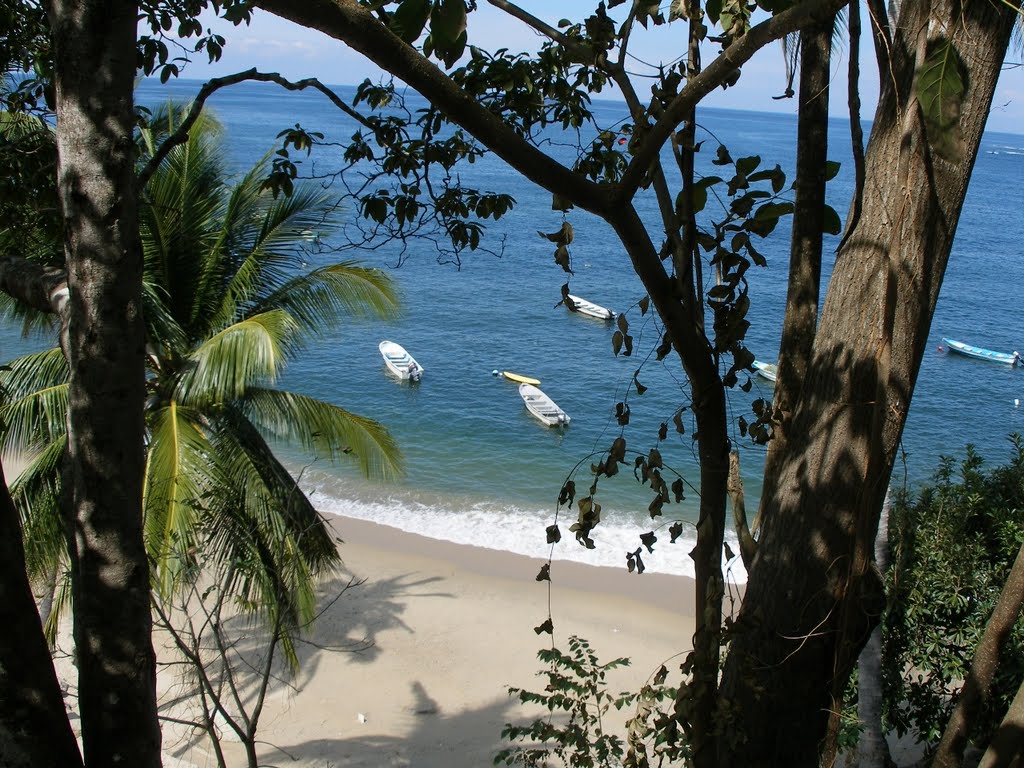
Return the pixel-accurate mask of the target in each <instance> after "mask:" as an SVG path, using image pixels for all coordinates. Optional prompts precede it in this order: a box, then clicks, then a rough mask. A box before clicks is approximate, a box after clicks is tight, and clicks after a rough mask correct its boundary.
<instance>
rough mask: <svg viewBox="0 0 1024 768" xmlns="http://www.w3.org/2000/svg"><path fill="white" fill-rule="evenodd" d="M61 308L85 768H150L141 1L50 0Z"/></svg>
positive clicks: (152, 695) (155, 756)
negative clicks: (140, 218) (139, 205)
mask: <svg viewBox="0 0 1024 768" xmlns="http://www.w3.org/2000/svg"><path fill="white" fill-rule="evenodd" d="M49 14H50V24H51V29H52V32H53V41H54V54H55V80H56V96H57V99H56V101H57V150H58V189H59V194H60V202H61V212H62V215H63V219H64V235H65V250H66V255H67V269H68V286H69V288H70V294H71V296H70V308H69V321H68V333H67V339H66V347H65V353H66V354H67V355H68V357H69V362H70V369H71V379H70V393H69V398H70V409H69V416H68V425H69V429H68V433H69V448H68V451H69V456H70V467H71V473H70V474H71V477H69V478H68V479H67V482H68V483H69V485H70V487H71V489H72V498H73V503H72V507H73V517H72V519H71V520H69V521H68V530H69V538H70V541H69V549H70V551H71V556H72V579H73V582H72V589H73V593H72V594H73V599H74V636H75V645H76V651H77V654H78V667H79V709H80V714H81V724H82V744H83V751H84V756H85V762H86V764H87V765H96V766H101V765H102V766H114V765H133V766H142V767H143V768H146V767H147V766H158V765H159V764H160V730H159V725H158V722H157V717H156V665H155V659H154V654H153V647H152V641H151V638H150V628H151V618H150V608H149V573H148V566H147V561H146V556H145V549H144V546H143V540H142V475H143V413H142V408H143V399H144V394H145V389H144V381H145V380H144V375H145V369H144V354H143V353H144V330H143V325H142V315H141V287H142V255H141V249H140V247H139V243H138V222H137V213H136V204H135V176H134V159H135V158H134V142H133V140H132V131H133V126H134V114H133V89H134V80H135V63H136V58H135V57H136V53H135V42H136V20H137V17H138V4H137V3H135V2H127V1H126V0H52V2H51V3H50V6H49Z"/></svg>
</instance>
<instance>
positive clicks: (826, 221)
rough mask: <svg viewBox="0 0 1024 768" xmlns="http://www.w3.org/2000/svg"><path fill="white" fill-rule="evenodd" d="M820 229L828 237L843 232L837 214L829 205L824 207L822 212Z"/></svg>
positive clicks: (841, 223)
mask: <svg viewBox="0 0 1024 768" xmlns="http://www.w3.org/2000/svg"><path fill="white" fill-rule="evenodd" d="M821 229H822V231H823V232H825V233H826V234H829V235H838V234H839V233H840V232H842V231H843V222H842V221H840V220H839V214H838V213H836V210H835V208H833V207H832V206H831V205H826V206H825V210H824V211H822V222H821Z"/></svg>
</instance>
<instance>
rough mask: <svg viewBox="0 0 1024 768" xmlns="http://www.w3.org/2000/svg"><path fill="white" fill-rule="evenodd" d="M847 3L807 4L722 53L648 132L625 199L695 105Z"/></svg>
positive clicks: (624, 188)
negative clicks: (762, 54) (769, 49)
mask: <svg viewBox="0 0 1024 768" xmlns="http://www.w3.org/2000/svg"><path fill="white" fill-rule="evenodd" d="M846 3H847V0H804V2H802V3H800V4H798V5H795V6H793V7H792V8H789V9H788V10H786V11H783V12H782V13H777V14H775V15H774V16H773V17H772V18H770V19H768V20H767V21H763V22H761V23H760V24H758V25H756V26H754V27H752V28H751V29H750V31H749V32H747V34H745V35H743V37H741V38H739V39H738V40H736V42H734V43H733V44H732V45H730V46H729V47H728V48H726V49H725V50H724V51H722V53H720V54H719V55H718V57H717V58H715V60H714V61H713V62H711V63H710V64H709V65H708V66H707V67H706V68H705V69H704V71H702V72H701V73H700V74H699V75H697V76H696V77H694V78H692V79H691V80H689V81H688V82H687V84H686V87H685V88H683V90H682V91H680V92H679V95H678V96H676V97H675V98H674V99H673V100H672V102H671V103H670V104H669V105H668V106H667V107H666V108H665V112H664V114H663V115H662V116H661V117H660V118H659V119H658V122H657V123H656V124H655V125H654V126H653V127H652V128H651V129H650V130H649V131H648V132H647V135H646V136H645V137H644V141H643V142H642V143H641V145H640V147H639V149H638V151H637V154H636V155H635V156H634V157H633V160H632V162H631V163H630V164H629V168H628V169H627V170H626V173H625V174H624V175H623V177H622V180H621V182H620V187H621V190H620V191H621V194H622V196H623V197H624V198H626V199H630V198H632V197H633V195H635V194H636V192H637V190H639V189H640V187H641V185H642V184H643V183H644V180H645V178H646V176H647V173H648V170H649V169H650V167H651V164H652V163H653V162H654V161H655V159H656V158H657V157H658V155H659V153H660V152H661V148H662V146H663V145H664V144H665V142H666V141H667V140H668V138H669V136H670V135H671V133H672V132H673V131H674V130H675V128H676V126H677V125H679V123H680V122H681V121H682V120H684V119H685V118H686V115H687V114H689V112H690V110H691V109H692V108H693V107H694V105H696V104H697V103H698V102H700V100H701V99H703V98H704V97H705V96H707V95H708V94H709V93H711V91H713V90H714V89H715V88H718V87H719V86H720V85H722V84H724V83H725V82H727V81H728V79H729V78H730V77H732V76H733V75H734V74H735V72H736V70H737V69H739V68H740V67H741V66H742V65H743V64H746V63H747V61H749V60H750V57H751V56H753V55H754V54H755V53H757V52H758V51H759V50H761V49H762V48H764V47H765V46H766V45H768V44H769V43H773V42H775V41H776V40H778V39H780V38H782V37H784V36H785V35H787V34H789V33H790V32H794V31H796V30H798V29H801V28H803V27H805V26H807V25H809V24H811V23H814V22H815V21H821V20H824V19H828V18H830V17H831V16H832V15H833V14H834V13H836V12H837V11H838V10H839V9H840V8H842V7H843V6H844V5H846ZM619 204H620V203H616V205H619Z"/></svg>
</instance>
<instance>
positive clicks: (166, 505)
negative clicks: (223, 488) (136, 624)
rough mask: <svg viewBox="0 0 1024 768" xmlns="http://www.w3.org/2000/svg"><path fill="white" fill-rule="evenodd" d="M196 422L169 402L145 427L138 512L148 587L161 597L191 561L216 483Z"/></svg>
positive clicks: (209, 458) (205, 442)
mask: <svg viewBox="0 0 1024 768" xmlns="http://www.w3.org/2000/svg"><path fill="white" fill-rule="evenodd" d="M198 420H199V416H198V414H196V413H194V412H191V411H189V409H187V408H180V407H179V406H178V404H177V403H175V402H173V401H172V402H171V403H170V405H169V406H168V407H166V408H163V409H162V410H161V411H159V412H158V413H156V414H155V415H154V417H153V418H152V420H151V424H150V430H151V435H150V442H149V452H148V454H147V457H146V475H145V484H144V486H143V510H144V514H145V535H146V548H147V550H148V551H149V556H150V559H151V562H152V567H153V583H154V586H155V588H156V589H157V590H158V591H159V592H160V594H162V595H169V594H170V593H171V591H172V590H173V589H174V587H175V586H176V583H177V581H178V579H179V576H180V575H181V574H182V573H183V572H184V571H185V569H187V568H188V567H189V566H190V565H192V564H193V563H194V558H195V552H196V538H197V533H198V529H199V525H198V519H199V515H200V514H202V512H203V507H204V505H205V504H206V503H207V501H208V499H209V498H210V496H211V495H212V494H213V493H214V491H215V489H216V488H217V487H218V485H219V480H220V478H219V477H218V476H217V475H216V474H215V472H216V465H215V463H214V462H213V461H212V460H211V450H210V446H209V443H208V442H207V440H206V438H205V436H204V435H203V433H202V431H201V430H200V429H199V427H198V426H197V422H198Z"/></svg>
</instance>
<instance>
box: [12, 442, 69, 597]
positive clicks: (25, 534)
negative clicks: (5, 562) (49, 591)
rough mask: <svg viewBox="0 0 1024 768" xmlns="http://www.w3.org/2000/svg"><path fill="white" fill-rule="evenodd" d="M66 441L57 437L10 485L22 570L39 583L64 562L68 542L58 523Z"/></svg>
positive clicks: (59, 519) (60, 522)
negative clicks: (20, 540) (22, 547)
mask: <svg viewBox="0 0 1024 768" xmlns="http://www.w3.org/2000/svg"><path fill="white" fill-rule="evenodd" d="M66 448H67V438H66V437H65V436H59V437H57V438H55V439H54V440H53V441H52V442H50V443H49V444H47V445H46V446H45V447H44V448H43V449H42V450H41V451H40V452H39V453H37V454H36V455H34V456H33V457H32V459H31V460H30V461H29V462H28V464H27V465H26V466H25V468H24V469H23V470H22V471H21V474H19V475H18V477H17V478H15V480H14V482H12V483H11V484H10V491H11V498H12V499H13V500H14V505H15V507H17V509H18V513H19V515H20V516H21V528H22V538H23V540H24V545H25V566H26V570H27V572H28V575H29V579H31V580H32V582H33V583H38V582H39V581H40V580H42V579H43V578H44V577H45V575H46V574H49V573H53V572H57V571H59V570H61V569H62V568H63V565H64V564H65V563H66V562H67V560H68V557H67V540H66V537H65V535H64V524H63V522H62V520H61V513H60V503H61V478H62V474H61V472H62V467H63V459H64V451H65V449H66Z"/></svg>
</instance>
